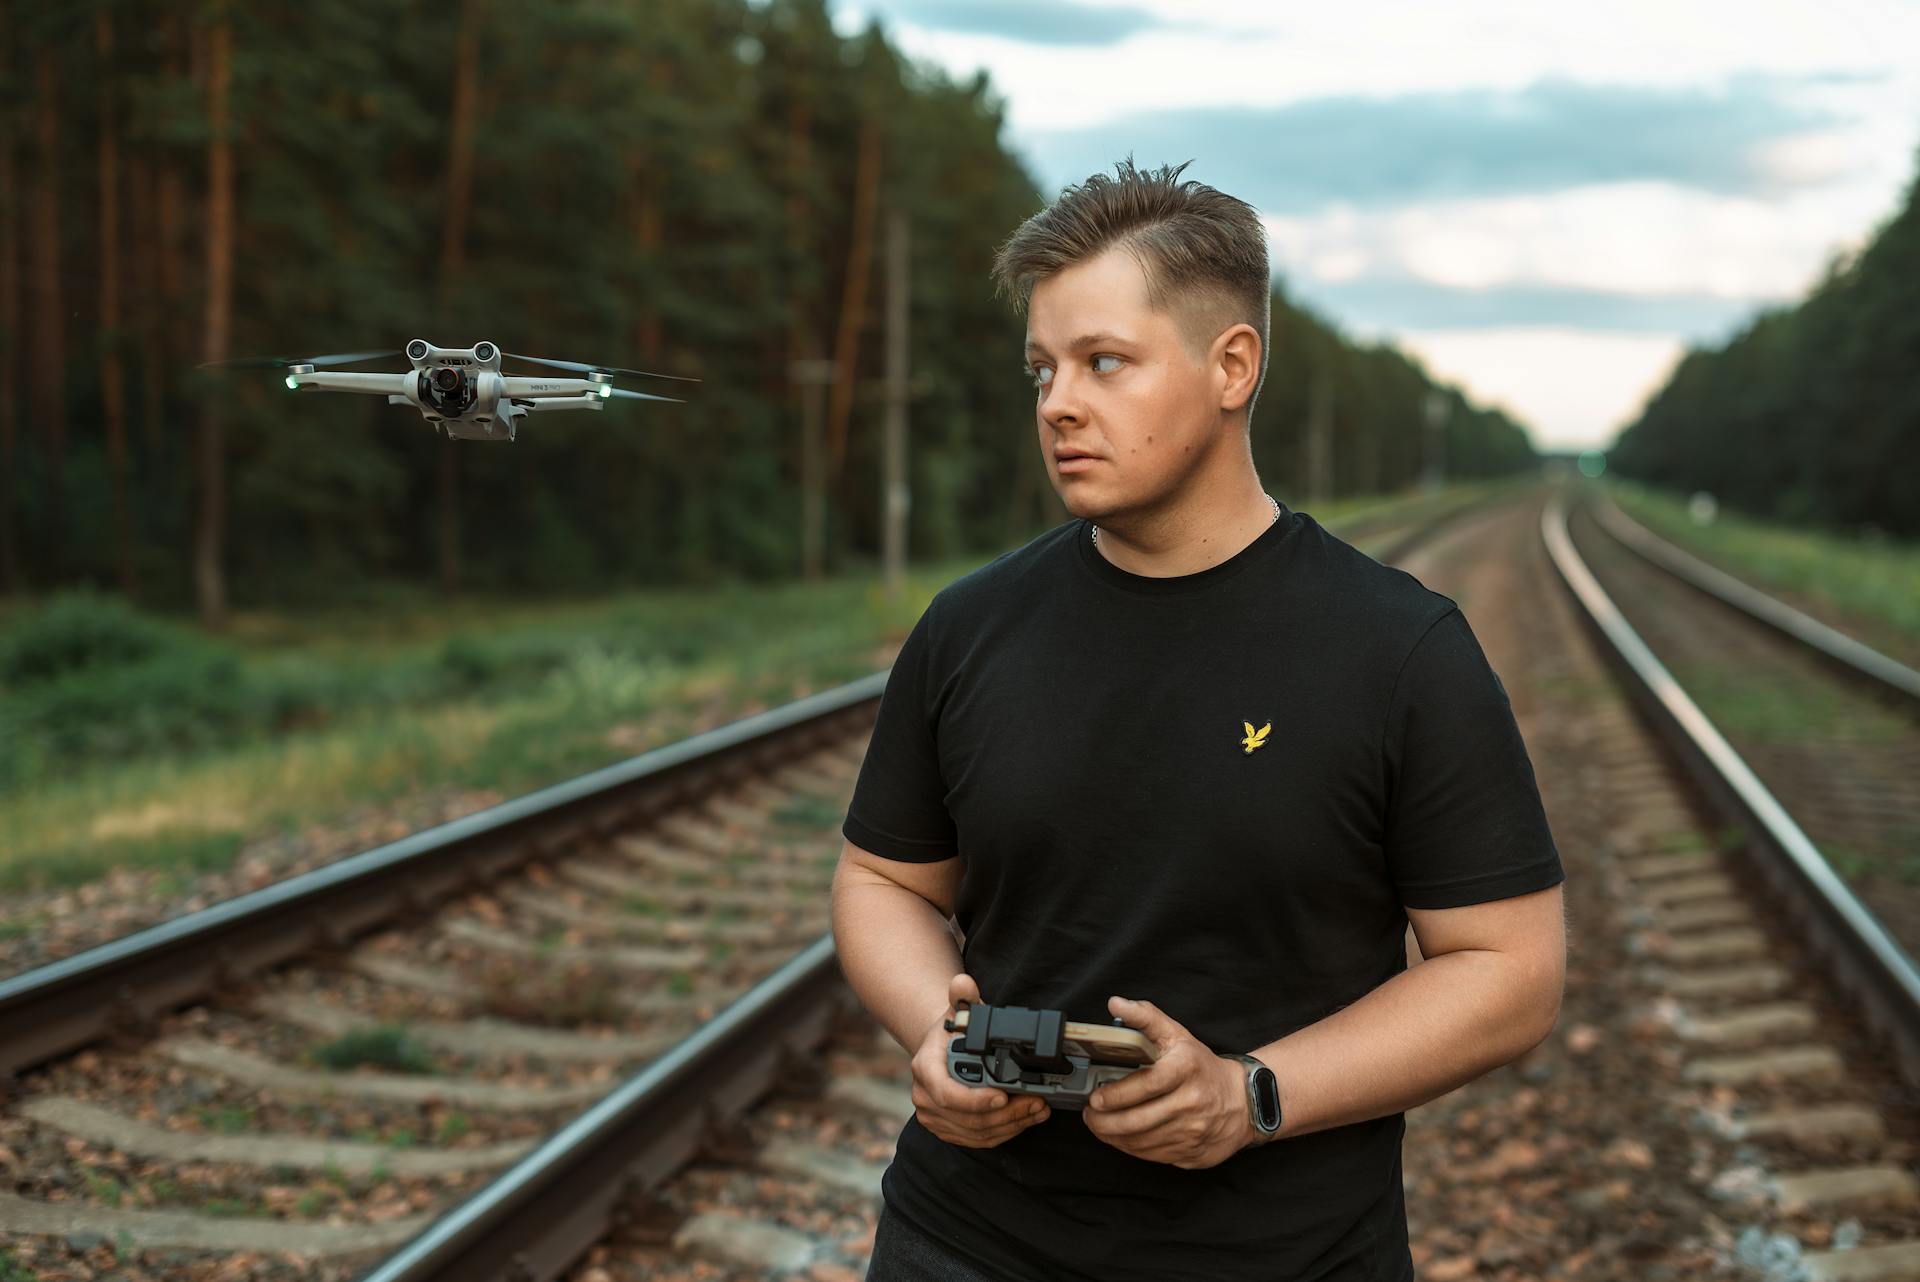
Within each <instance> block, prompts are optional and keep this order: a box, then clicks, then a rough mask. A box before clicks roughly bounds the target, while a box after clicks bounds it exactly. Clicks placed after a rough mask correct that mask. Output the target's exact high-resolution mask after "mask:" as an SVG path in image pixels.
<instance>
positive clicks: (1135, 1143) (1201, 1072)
mask: <svg viewBox="0 0 1920 1282" xmlns="http://www.w3.org/2000/svg"><path fill="white" fill-rule="evenodd" d="M1107 1009H1108V1010H1109V1011H1111V1012H1112V1013H1113V1014H1114V1015H1116V1016H1118V1017H1119V1018H1120V1019H1122V1020H1124V1021H1126V1023H1127V1025H1128V1027H1130V1028H1137V1029H1139V1030H1140V1031H1141V1032H1143V1033H1145V1034H1146V1035H1147V1036H1148V1037H1150V1038H1152V1039H1153V1042H1154V1045H1156V1046H1157V1047H1159V1049H1160V1058H1159V1059H1157V1060H1155V1061H1154V1062H1153V1064H1152V1065H1150V1066H1149V1067H1146V1068H1141V1069H1135V1070H1134V1071H1133V1072H1131V1073H1129V1074H1127V1075H1126V1076H1125V1077H1123V1078H1121V1079H1120V1080H1119V1081H1117V1082H1108V1083H1106V1084H1105V1085H1104V1086H1102V1087H1100V1089H1098V1090H1096V1091H1095V1092H1094V1093H1093V1095H1092V1097H1091V1098H1090V1099H1088V1100H1087V1107H1086V1109H1085V1110H1084V1112H1083V1113H1082V1115H1081V1116H1082V1117H1083V1119H1084V1120H1085V1121H1086V1124H1087V1129H1088V1130H1090V1131H1092V1132H1093V1133H1094V1134H1095V1135H1097V1136H1099V1137H1100V1138H1101V1139H1102V1140H1104V1141H1105V1142H1107V1143H1108V1144H1111V1145H1113V1146H1114V1147H1115V1148H1117V1149H1119V1150H1120V1151H1121V1152H1123V1153H1131V1154H1133V1155H1134V1156H1135V1157H1144V1158H1146V1159H1147V1160H1148V1161H1152V1162H1166V1163H1169V1164H1170V1165H1173V1166H1178V1167H1183V1168H1185V1169H1187V1170H1201V1169H1204V1168H1206V1167H1209V1166H1218V1165H1219V1164H1220V1163H1221V1162H1224V1161H1226V1160H1227V1159H1228V1158H1229V1157H1232V1156H1233V1155H1234V1154H1235V1153H1238V1152H1239V1151H1240V1150H1241V1149H1242V1148H1245V1147H1246V1146H1247V1145H1249V1144H1252V1143H1254V1142H1255V1141H1256V1139H1258V1138H1259V1136H1258V1134H1257V1132H1256V1131H1255V1130H1254V1128H1253V1123H1252V1121H1251V1120H1249V1119H1248V1117H1247V1078H1246V1073H1245V1071H1244V1069H1243V1068H1242V1066H1241V1064H1240V1062H1239V1061H1238V1060H1231V1059H1222V1058H1221V1057H1220V1056H1218V1055H1216V1054H1214V1053H1213V1052H1212V1051H1211V1050H1208V1049H1207V1047H1206V1044H1205V1043H1203V1042H1202V1041H1200V1039H1198V1038H1197V1037H1195V1036H1194V1035H1193V1034H1192V1033H1189V1032H1188V1031H1187V1030H1186V1029H1185V1028H1183V1027H1181V1026H1180V1024H1178V1023H1177V1022H1176V1021H1174V1020H1173V1019H1172V1018H1171V1017H1170V1016H1168V1015H1167V1014H1166V1013H1165V1012H1164V1011H1162V1010H1161V1009H1160V1008H1159V1007H1158V1006H1155V1005H1154V1004H1153V1003H1152V1002H1143V1001H1134V1000H1132V999H1130V998H1126V997H1114V998H1110V999H1108V1001H1107Z"/></svg>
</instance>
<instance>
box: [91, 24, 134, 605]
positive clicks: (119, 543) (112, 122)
mask: <svg viewBox="0 0 1920 1282" xmlns="http://www.w3.org/2000/svg"><path fill="white" fill-rule="evenodd" d="M93 41H94V49H95V52H97V53H98V54H99V56H100V70H99V75H100V81H99V83H100V383H101V386H100V400H101V409H102V411H103V413H104V414H105V416H106V420H107V472H108V474H109V476H110V477H111V478H112V482H113V544H114V567H115V570H116V572H117V574H118V576H119V580H120V591H121V592H122V593H123V594H125V595H126V596H128V597H132V596H133V594H134V583H133V521H132V516H131V512H130V510H129V507H128V496H127V388H126V371H125V369H124V368H123V366H122V364H121V360H120V347H121V342H120V150H119V138H118V135H117V133H116V129H117V127H118V123H119V122H118V120H117V119H116V118H115V115H114V109H113V92H112V89H111V88H110V86H111V85H112V84H113V82H114V70H113V18H112V16H111V15H109V14H108V13H107V12H106V11H105V10H102V11H101V12H99V13H97V14H95V15H94V19H93Z"/></svg>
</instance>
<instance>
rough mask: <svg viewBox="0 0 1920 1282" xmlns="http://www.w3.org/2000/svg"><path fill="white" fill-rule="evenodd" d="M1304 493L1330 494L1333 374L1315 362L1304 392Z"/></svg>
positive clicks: (1317, 498)
mask: <svg viewBox="0 0 1920 1282" xmlns="http://www.w3.org/2000/svg"><path fill="white" fill-rule="evenodd" d="M1307 494H1308V495H1309V496H1310V497H1311V498H1313V499H1314V500H1315V501H1317V502H1322V503H1324V502H1326V501H1328V500H1330V499H1332V498H1333V375H1332V374H1331V373H1329V372H1328V371H1327V369H1326V368H1325V367H1324V366H1322V365H1318V364H1316V365H1315V366H1314V370H1313V384H1312V386H1311V388H1310V389H1309V390H1308V393H1307Z"/></svg>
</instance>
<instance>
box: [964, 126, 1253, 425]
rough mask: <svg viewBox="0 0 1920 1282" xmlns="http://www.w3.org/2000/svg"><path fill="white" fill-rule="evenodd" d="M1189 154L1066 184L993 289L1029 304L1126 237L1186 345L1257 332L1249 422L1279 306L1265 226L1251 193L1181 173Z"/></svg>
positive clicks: (1004, 250) (1195, 347)
mask: <svg viewBox="0 0 1920 1282" xmlns="http://www.w3.org/2000/svg"><path fill="white" fill-rule="evenodd" d="M1192 163H1193V162H1192V161H1191V160H1189V161H1187V162H1185V164H1181V165H1179V166H1171V165H1169V166H1165V167H1163V168H1161V169H1157V170H1155V169H1149V170H1146V171H1144V172H1142V171H1139V170H1136V169H1135V168H1134V166H1133V157H1132V156H1131V155H1129V156H1128V157H1127V158H1126V159H1125V160H1123V161H1120V162H1118V163H1117V164H1116V165H1115V166H1114V176H1113V177H1112V178H1109V177H1107V176H1106V175H1105V174H1094V175H1093V176H1091V177H1090V178H1088V179H1087V180H1086V181H1085V182H1083V183H1079V184H1077V185H1072V186H1068V187H1065V188H1063V189H1062V190H1061V192H1060V197H1059V199H1058V200H1056V201H1054V202H1053V204H1051V205H1049V206H1047V207H1046V208H1045V209H1042V210H1041V211H1040V212H1039V213H1037V214H1035V215H1033V216H1032V217H1031V218H1029V219H1027V220H1026V221H1025V222H1023V223H1021V224H1020V226H1019V227H1018V228H1017V229H1016V230H1015V231H1014V233H1013V235H1012V236H1010V237H1008V238H1007V242H1006V243H1005V244H1004V245H1002V246H1000V249H999V252H998V253H996V254H995V255H994V259H993V281H994V290H995V293H997V294H998V295H1000V296H1002V297H1004V298H1008V299H1010V300H1012V302H1013V303H1014V304H1015V305H1016V306H1018V307H1019V308H1020V309H1021V310H1023V311H1024V310H1025V309H1026V306H1027V303H1028V301H1029V300H1030V299H1031V298H1032V296H1033V287H1034V284H1035V283H1036V282H1037V281H1040V280H1043V279H1045V278H1046V277H1048V276H1051V275H1053V274H1054V273H1055V272H1057V271H1059V270H1060V269H1061V268H1063V267H1067V266H1070V265H1072V264H1074V263H1079V262H1085V261H1087V260H1089V259H1092V258H1097V257H1098V256H1099V255H1100V254H1102V253H1104V252H1105V251H1106V250H1107V249H1108V248H1109V247H1110V246H1114V245H1118V246H1120V247H1121V248H1123V249H1125V250H1126V251H1127V252H1128V253H1129V254H1131V255H1132V256H1133V258H1134V261H1136V262H1138V263H1139V264H1140V270H1141V273H1142V274H1143V275H1144V276H1145V277H1146V283H1147V304H1148V306H1150V307H1152V308H1153V309H1154V310H1155V311H1157V312H1163V313H1167V314H1169V315H1172V316H1173V317H1174V318H1175V320H1176V321H1178V322H1179V323H1180V329H1181V332H1182V333H1183V334H1185V335H1186V339H1187V350H1188V351H1190V352H1192V353H1194V354H1195V355H1196V356H1200V355H1204V354H1205V352H1206V348H1207V345H1208V344H1209V343H1211V342H1212V341H1213V339H1214V338H1216V337H1218V336H1219V334H1220V331H1222V330H1224V329H1226V328H1227V327H1228V326H1231V325H1236V324H1240V323H1241V322H1245V323H1246V324H1248V325H1251V326H1253V329H1254V332H1255V333H1257V334H1259V335H1260V372H1259V376H1258V378H1257V379H1256V380H1255V382H1254V385H1253V395H1251V396H1249V397H1248V398H1247V404H1246V413H1247V421H1248V423H1252V421H1253V403H1254V401H1255V400H1257V399H1258V398H1259V396H1260V388H1261V386H1262V384H1264V383H1265V382H1266V381H1267V330H1268V324H1269V320H1270V318H1271V315H1272V307H1273V292H1272V291H1273V284H1272V280H1271V277H1270V276H1269V274H1268V267H1267V237H1266V232H1265V230H1264V229H1263V228H1262V227H1261V226H1260V219H1259V217H1258V215H1256V214H1255V213H1254V211H1253V206H1251V205H1249V204H1247V203H1246V202H1245V201H1244V200H1239V199H1237V198H1235V197H1233V196H1229V195H1227V194H1226V193H1225V192H1223V191H1218V190H1216V189H1214V188H1212V187H1209V186H1207V185H1206V184H1205V183H1200V182H1195V181H1194V180H1193V179H1188V180H1187V181H1186V182H1181V181H1180V172H1181V170H1183V169H1185V168H1186V167H1187V165H1190V164H1192ZM1203 329H1204V330H1205V332H1204V333H1202V332H1199V331H1200V330H1203Z"/></svg>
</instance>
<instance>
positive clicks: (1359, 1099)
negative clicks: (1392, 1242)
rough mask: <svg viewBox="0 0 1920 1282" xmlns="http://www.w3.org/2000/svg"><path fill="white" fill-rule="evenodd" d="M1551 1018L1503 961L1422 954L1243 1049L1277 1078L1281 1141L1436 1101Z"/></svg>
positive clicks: (1468, 953) (1517, 1048) (1532, 1038)
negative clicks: (1360, 991)
mask: <svg viewBox="0 0 1920 1282" xmlns="http://www.w3.org/2000/svg"><path fill="white" fill-rule="evenodd" d="M1553 1014H1554V1012H1552V1011H1548V1010H1543V1009H1542V1002H1541V997H1540V994H1539V989H1538V985H1537V984H1534V983H1532V982H1530V980H1529V977H1528V976H1527V975H1526V973H1525V972H1524V970H1523V969H1522V968H1521V967H1520V965H1519V964H1518V963H1516V962H1515V961H1514V959H1513V958H1511V957H1508V956H1504V955H1502V954H1500V953H1496V952H1488V951H1483V950H1473V949H1469V950H1463V951H1460V952H1453V953H1444V954H1442V955H1441V956H1438V957H1429V958H1427V959H1426V960H1425V961H1422V962H1421V963H1420V964H1419V965H1418V966H1415V967H1413V968H1412V969H1410V970H1406V971H1402V972H1401V973H1400V974H1398V975H1395V976H1394V977H1393V978H1392V979H1390V980H1388V981H1387V982H1386V983H1384V984H1382V985H1381V986H1380V987H1378V988H1376V989H1374V990H1373V991H1372V992H1370V993H1368V994H1367V995H1366V996H1364V997H1362V998H1360V999H1359V1000H1358V1001H1356V1002H1354V1003H1352V1004H1351V1005H1348V1006H1344V1007H1342V1008H1341V1009H1339V1010H1337V1011H1335V1012H1333V1014H1331V1015H1328V1016H1327V1017H1325V1018H1324V1019H1321V1020H1319V1021H1317V1022H1316V1023H1313V1024H1309V1025H1308V1026H1307V1027H1305V1028H1302V1029H1299V1030H1297V1031H1295V1032H1292V1033H1289V1034H1287V1036H1285V1037H1283V1038H1281V1039H1280V1040H1279V1041H1276V1042H1269V1043H1268V1044H1267V1045H1265V1046H1259V1047H1255V1048H1253V1049H1252V1051H1251V1052H1250V1053H1251V1054H1253V1055H1254V1056H1255V1057H1256V1058H1258V1059H1260V1060H1262V1061H1264V1062H1265V1063H1266V1064H1268V1065H1269V1066H1271V1067H1272V1069H1273V1072H1274V1076H1275V1077H1277V1078H1278V1079H1279V1082H1280V1106H1281V1114H1282V1117H1281V1127H1280V1131H1279V1133H1278V1134H1277V1135H1276V1136H1275V1137H1274V1138H1275V1139H1276V1140H1284V1139H1286V1138H1288V1137H1289V1136H1293V1135H1304V1134H1308V1133H1310V1132H1313V1131H1322V1130H1326V1129H1328V1128H1329V1127H1334V1126H1346V1125H1349V1124H1350V1123H1353V1122H1364V1121H1366V1120H1368V1119H1369V1118H1375V1117H1384V1116H1386V1115H1387V1114H1389V1113H1399V1112H1404V1111H1405V1110H1407V1109H1410V1108H1413V1107H1415V1106H1417V1105H1420V1104H1424V1103H1426V1102H1427V1101H1428V1100H1431V1099H1436V1098H1438V1097H1439V1096H1441V1095H1445V1094H1446V1093H1447V1092H1448V1091H1450V1090H1453V1089H1454V1088H1455V1087H1457V1086H1461V1085H1464V1084H1465V1083H1467V1082H1470V1081H1472V1080H1473V1079H1475V1078H1477V1077H1479V1076H1480V1075H1481V1074H1483V1073H1485V1072H1487V1071H1488V1070H1489V1069H1492V1068H1496V1067H1498V1066H1499V1065H1501V1064H1505V1063H1508V1062H1509V1061H1511V1060H1514V1059H1517V1058H1518V1057H1519V1056H1520V1055H1522V1054H1524V1053H1525V1052H1526V1051H1527V1050H1529V1049H1531V1048H1532V1047H1534V1046H1536V1045H1538V1044H1539V1043H1540V1042H1541V1041H1543V1040H1545V1038H1546V1037H1547V1035H1548V1033H1550V1032H1551V1031H1552V1028H1553V1018H1552V1016H1553ZM1223 1049H1227V1050H1239V1049H1241V1048H1240V1047H1225V1048H1223Z"/></svg>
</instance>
